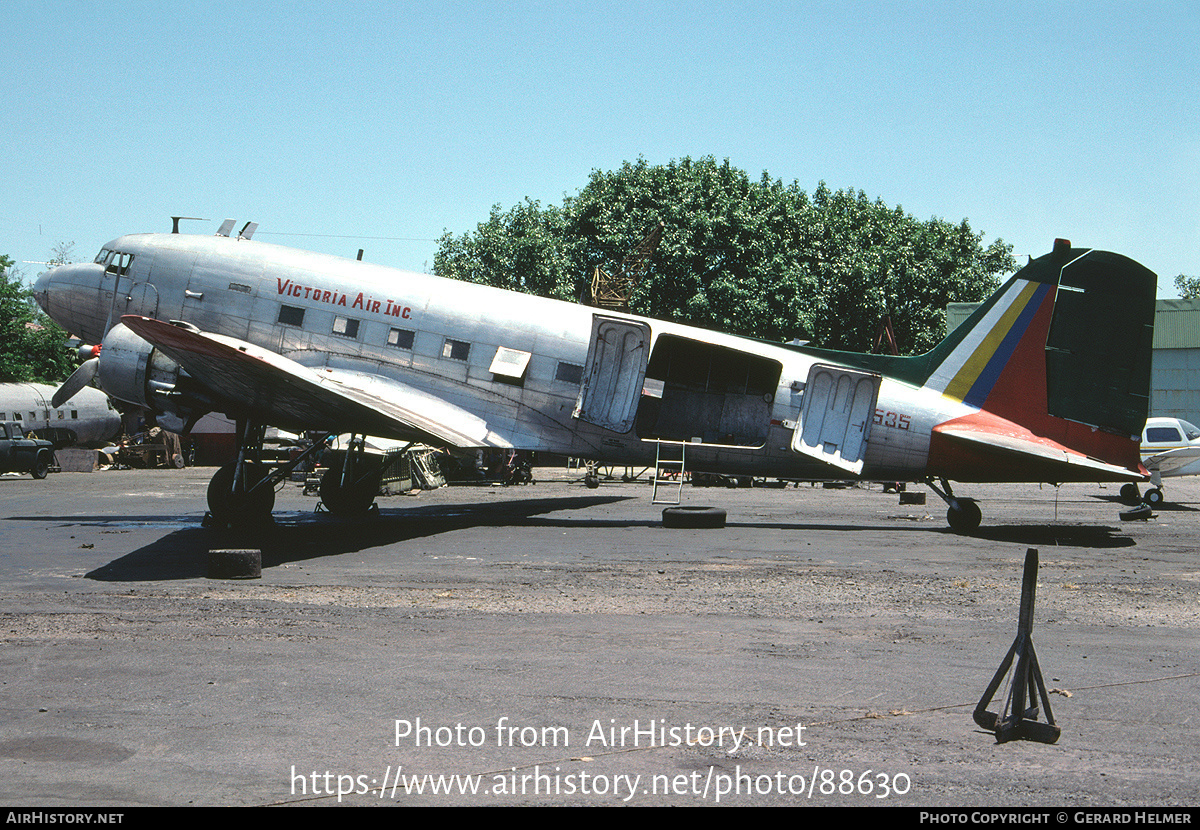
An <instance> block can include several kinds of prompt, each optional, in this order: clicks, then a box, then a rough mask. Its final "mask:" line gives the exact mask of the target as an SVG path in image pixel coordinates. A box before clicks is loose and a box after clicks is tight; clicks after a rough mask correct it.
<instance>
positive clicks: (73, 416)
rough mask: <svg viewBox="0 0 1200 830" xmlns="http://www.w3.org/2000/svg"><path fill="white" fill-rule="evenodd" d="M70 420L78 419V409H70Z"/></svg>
mask: <svg viewBox="0 0 1200 830" xmlns="http://www.w3.org/2000/svg"><path fill="white" fill-rule="evenodd" d="M71 420H72V421H78V420H79V410H78V409H72V410H71Z"/></svg>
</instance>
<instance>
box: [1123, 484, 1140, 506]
mask: <svg viewBox="0 0 1200 830" xmlns="http://www.w3.org/2000/svg"><path fill="white" fill-rule="evenodd" d="M1121 501H1123V502H1125V503H1126V504H1141V503H1142V494H1141V493H1140V492H1138V486H1137V485H1136V484H1134V483H1133V482H1130V483H1129V484H1125V485H1123V486H1122V487H1121Z"/></svg>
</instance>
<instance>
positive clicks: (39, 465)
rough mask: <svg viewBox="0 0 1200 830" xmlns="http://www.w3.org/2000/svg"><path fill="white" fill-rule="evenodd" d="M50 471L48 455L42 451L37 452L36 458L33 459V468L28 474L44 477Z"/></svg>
mask: <svg viewBox="0 0 1200 830" xmlns="http://www.w3.org/2000/svg"><path fill="white" fill-rule="evenodd" d="M49 472H50V457H49V456H48V455H46V453H44V452H39V453H38V454H37V458H35V459H34V460H33V469H32V470H30V471H29V474H30V475H31V476H33V477H34V478H45V477H46V475H47V474H48V473H49Z"/></svg>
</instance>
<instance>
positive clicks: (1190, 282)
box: [1175, 274, 1200, 300]
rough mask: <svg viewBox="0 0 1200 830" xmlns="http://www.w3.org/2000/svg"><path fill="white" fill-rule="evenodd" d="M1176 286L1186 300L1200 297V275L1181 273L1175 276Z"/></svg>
mask: <svg viewBox="0 0 1200 830" xmlns="http://www.w3.org/2000/svg"><path fill="white" fill-rule="evenodd" d="M1175 287H1176V288H1177V289H1179V296H1180V297H1182V298H1183V299H1185V300H1195V299H1200V277H1189V276H1186V275H1184V274H1180V275H1179V276H1177V277H1176V278H1175Z"/></svg>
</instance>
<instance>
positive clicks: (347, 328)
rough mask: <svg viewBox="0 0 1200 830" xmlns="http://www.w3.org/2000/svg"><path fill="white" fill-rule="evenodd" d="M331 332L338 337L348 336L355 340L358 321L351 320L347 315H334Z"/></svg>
mask: <svg viewBox="0 0 1200 830" xmlns="http://www.w3.org/2000/svg"><path fill="white" fill-rule="evenodd" d="M333 333H334V334H336V335H337V336H338V337H350V338H352V339H354V340H357V339H358V321H357V320H352V319H350V318H349V317H334V318H333Z"/></svg>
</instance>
